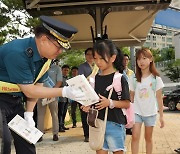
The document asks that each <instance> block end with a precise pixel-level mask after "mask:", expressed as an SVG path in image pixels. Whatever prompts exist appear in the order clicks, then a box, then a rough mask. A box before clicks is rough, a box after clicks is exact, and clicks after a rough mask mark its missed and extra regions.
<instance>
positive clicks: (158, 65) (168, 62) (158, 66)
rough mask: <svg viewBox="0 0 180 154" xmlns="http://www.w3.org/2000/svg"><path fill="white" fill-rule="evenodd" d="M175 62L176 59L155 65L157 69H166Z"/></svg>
mask: <svg viewBox="0 0 180 154" xmlns="http://www.w3.org/2000/svg"><path fill="white" fill-rule="evenodd" d="M173 62H175V59H171V60H166V61H160V62H156V63H155V65H156V68H160V67H166V66H167V65H168V64H171V63H173Z"/></svg>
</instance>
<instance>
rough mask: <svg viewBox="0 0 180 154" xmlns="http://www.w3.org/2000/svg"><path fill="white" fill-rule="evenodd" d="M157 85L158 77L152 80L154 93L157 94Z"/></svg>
mask: <svg viewBox="0 0 180 154" xmlns="http://www.w3.org/2000/svg"><path fill="white" fill-rule="evenodd" d="M156 84H157V80H156V77H153V79H152V90H153V91H154V93H156Z"/></svg>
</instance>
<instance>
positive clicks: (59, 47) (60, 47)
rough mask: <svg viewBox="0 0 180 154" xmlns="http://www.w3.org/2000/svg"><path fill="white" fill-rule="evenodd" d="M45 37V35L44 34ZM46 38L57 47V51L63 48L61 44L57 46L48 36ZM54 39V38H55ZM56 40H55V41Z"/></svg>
mask: <svg viewBox="0 0 180 154" xmlns="http://www.w3.org/2000/svg"><path fill="white" fill-rule="evenodd" d="M46 37H47V36H46ZM47 38H48V40H49V41H50V42H51V43H52V44H54V46H56V48H58V51H59V50H63V47H62V46H60V45H59V46H58V45H56V44H55V43H54V42H53V41H52V40H51V39H50V38H49V37H47ZM55 41H56V40H55ZM56 42H57V41H56Z"/></svg>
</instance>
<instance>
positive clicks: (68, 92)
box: [62, 86, 86, 102]
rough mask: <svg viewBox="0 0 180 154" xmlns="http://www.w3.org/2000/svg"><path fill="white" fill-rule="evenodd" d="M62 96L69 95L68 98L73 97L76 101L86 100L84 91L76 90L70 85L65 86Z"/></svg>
mask: <svg viewBox="0 0 180 154" xmlns="http://www.w3.org/2000/svg"><path fill="white" fill-rule="evenodd" d="M62 97H67V98H69V99H72V100H74V101H76V102H79V101H86V99H85V95H84V93H82V92H79V91H76V90H74V89H73V88H72V87H70V86H65V87H63V89H62Z"/></svg>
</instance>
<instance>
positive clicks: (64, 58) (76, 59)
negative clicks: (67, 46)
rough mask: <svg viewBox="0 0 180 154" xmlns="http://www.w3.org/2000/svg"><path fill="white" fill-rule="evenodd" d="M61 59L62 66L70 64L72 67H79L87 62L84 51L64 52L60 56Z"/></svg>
mask: <svg viewBox="0 0 180 154" xmlns="http://www.w3.org/2000/svg"><path fill="white" fill-rule="evenodd" d="M58 59H60V63H61V65H64V64H68V65H69V66H70V67H72V66H77V67H78V66H79V65H80V64H82V63H83V62H85V57H84V49H79V50H78V49H72V50H68V51H66V52H63V53H62V54H60V55H59V56H58Z"/></svg>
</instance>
